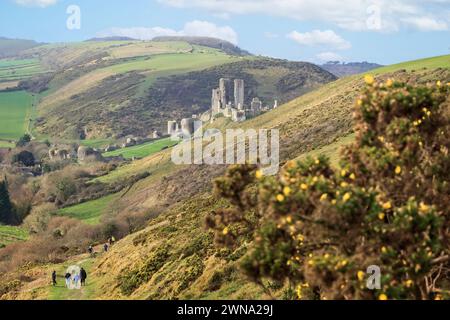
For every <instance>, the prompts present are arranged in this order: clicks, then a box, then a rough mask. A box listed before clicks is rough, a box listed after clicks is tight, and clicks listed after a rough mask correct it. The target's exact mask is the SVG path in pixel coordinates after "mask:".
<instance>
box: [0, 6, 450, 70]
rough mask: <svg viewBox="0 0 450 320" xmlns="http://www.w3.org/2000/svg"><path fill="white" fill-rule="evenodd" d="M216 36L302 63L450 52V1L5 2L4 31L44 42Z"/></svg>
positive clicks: (0, 26) (0, 19)
mask: <svg viewBox="0 0 450 320" xmlns="http://www.w3.org/2000/svg"><path fill="white" fill-rule="evenodd" d="M160 35H161V36H163V35H192V36H211V37H217V38H221V39H224V40H227V41H230V42H232V43H234V44H236V45H238V46H239V47H241V48H243V49H245V50H248V51H250V52H251V53H253V54H258V55H265V56H271V57H276V58H282V59H289V60H295V61H310V62H315V63H322V62H326V61H329V60H339V61H346V62H350V61H369V62H376V63H380V64H393V63H398V62H402V61H407V60H414V59H419V58H425V57H431V56H437V55H444V54H450V0H340V1H336V0H132V1H131V0H112V1H111V0H70V1H66V0H0V36H3V37H8V38H21V39H33V40H36V41H40V42H72V41H83V40H86V39H90V38H93V37H103V36H129V37H133V38H137V39H143V40H148V39H152V38H153V37H155V36H160Z"/></svg>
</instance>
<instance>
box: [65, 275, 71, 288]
mask: <svg viewBox="0 0 450 320" xmlns="http://www.w3.org/2000/svg"><path fill="white" fill-rule="evenodd" d="M64 278H65V279H66V287H67V289H69V288H70V282H71V280H72V279H71V278H72V275H71V274H70V273H68V272H67V273H66V275H65V276H64Z"/></svg>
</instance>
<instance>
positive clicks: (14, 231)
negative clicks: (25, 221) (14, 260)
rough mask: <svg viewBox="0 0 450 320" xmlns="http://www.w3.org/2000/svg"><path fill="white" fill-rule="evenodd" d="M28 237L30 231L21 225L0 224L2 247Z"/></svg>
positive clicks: (0, 243) (0, 244) (0, 245)
mask: <svg viewBox="0 0 450 320" xmlns="http://www.w3.org/2000/svg"><path fill="white" fill-rule="evenodd" d="M27 238H28V232H27V231H25V230H24V229H22V228H20V227H12V226H3V225H0V247H2V246H4V245H7V244H10V243H13V242H17V241H24V240H26V239H27Z"/></svg>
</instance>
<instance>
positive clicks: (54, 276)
mask: <svg viewBox="0 0 450 320" xmlns="http://www.w3.org/2000/svg"><path fill="white" fill-rule="evenodd" d="M52 283H53V286H56V285H57V283H56V271H53V272H52Z"/></svg>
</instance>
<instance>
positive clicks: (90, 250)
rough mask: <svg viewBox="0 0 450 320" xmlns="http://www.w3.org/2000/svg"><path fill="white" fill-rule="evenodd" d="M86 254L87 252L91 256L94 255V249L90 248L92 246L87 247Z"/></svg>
mask: <svg viewBox="0 0 450 320" xmlns="http://www.w3.org/2000/svg"><path fill="white" fill-rule="evenodd" d="M88 252H89V254H93V253H94V248H93V247H92V245H90V246H89V248H88Z"/></svg>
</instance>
